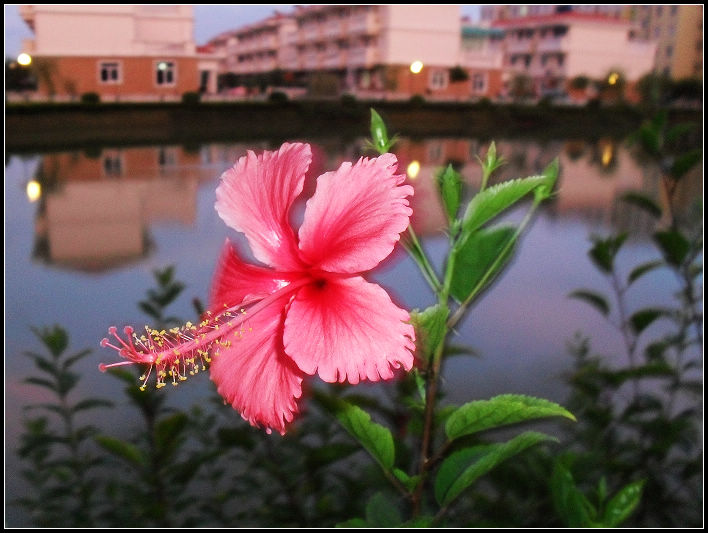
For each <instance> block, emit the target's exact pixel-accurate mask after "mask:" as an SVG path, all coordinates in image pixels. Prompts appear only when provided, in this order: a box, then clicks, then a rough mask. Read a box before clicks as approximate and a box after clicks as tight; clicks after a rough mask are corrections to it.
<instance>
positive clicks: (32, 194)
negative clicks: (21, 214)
mask: <svg viewBox="0 0 708 533" xmlns="http://www.w3.org/2000/svg"><path fill="white" fill-rule="evenodd" d="M26 192H27V198H29V201H30V202H36V201H37V200H39V197H40V196H42V186H41V185H40V184H39V182H38V181H35V180H31V181H28V182H27V189H26Z"/></svg>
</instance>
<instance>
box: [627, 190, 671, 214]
mask: <svg viewBox="0 0 708 533" xmlns="http://www.w3.org/2000/svg"><path fill="white" fill-rule="evenodd" d="M620 199H621V200H622V201H624V202H627V203H628V204H632V205H635V206H637V207H639V208H640V209H643V210H644V211H646V212H647V213H649V214H650V215H651V216H653V217H654V218H660V217H661V213H662V211H661V207H659V205H658V204H657V203H656V202H655V201H654V200H652V199H651V198H649V197H648V196H646V195H644V194H641V193H638V192H627V193H625V194H623V195H622V196H621V197H620Z"/></svg>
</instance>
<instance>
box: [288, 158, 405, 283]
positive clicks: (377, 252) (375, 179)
mask: <svg viewBox="0 0 708 533" xmlns="http://www.w3.org/2000/svg"><path fill="white" fill-rule="evenodd" d="M397 167H398V164H397V159H396V156H395V155H393V154H384V155H382V156H380V157H377V158H375V159H366V158H362V159H360V160H359V161H358V162H357V163H356V164H355V165H353V166H352V165H351V163H343V164H342V166H340V167H339V170H337V171H336V172H327V173H325V174H323V175H321V176H320V177H319V178H317V190H316V191H315V194H314V195H313V196H312V198H310V199H309V200H308V202H307V207H306V209H305V218H304V221H303V223H302V226H301V227H300V231H299V237H300V250H301V252H302V257H303V258H304V259H305V261H306V262H307V263H308V264H310V265H312V266H315V267H319V268H321V269H322V270H326V271H329V272H339V273H358V272H365V271H367V270H370V269H372V268H373V267H375V266H376V265H377V264H379V262H381V261H382V260H383V259H385V258H386V257H387V256H388V255H389V254H390V253H391V251H392V250H393V247H394V246H395V244H396V242H397V241H398V240H399V238H400V233H401V232H402V231H405V229H406V228H407V227H408V220H409V218H410V216H411V213H412V211H411V209H410V207H408V199H407V197H408V196H411V195H412V194H413V187H411V186H410V185H401V183H403V181H404V180H405V175H403V174H396V170H397Z"/></svg>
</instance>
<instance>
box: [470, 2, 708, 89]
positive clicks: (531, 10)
mask: <svg viewBox="0 0 708 533" xmlns="http://www.w3.org/2000/svg"><path fill="white" fill-rule="evenodd" d="M564 12H566V13H567V12H572V13H584V14H595V15H603V16H606V17H610V18H616V19H622V20H627V21H630V22H632V23H633V27H632V29H633V31H634V32H635V36H636V37H637V38H639V39H645V40H652V41H655V42H657V44H658V46H657V53H656V58H655V64H654V72H656V73H658V74H663V75H666V76H668V77H670V78H673V79H675V80H677V79H682V78H702V77H703V5H702V4H692V5H636V4H628V5H622V4H604V5H582V4H575V5H529V4H527V5H523V4H515V5H485V6H481V9H480V16H481V19H482V22H483V23H489V24H491V23H493V22H498V21H501V20H514V19H519V18H525V17H529V16H542V15H543V16H546V15H552V14H555V13H564Z"/></svg>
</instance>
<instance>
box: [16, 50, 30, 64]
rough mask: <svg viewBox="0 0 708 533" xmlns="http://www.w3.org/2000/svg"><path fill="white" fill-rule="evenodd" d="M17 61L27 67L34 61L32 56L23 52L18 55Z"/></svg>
mask: <svg viewBox="0 0 708 533" xmlns="http://www.w3.org/2000/svg"><path fill="white" fill-rule="evenodd" d="M17 62H18V63H19V64H20V65H22V66H23V67H26V66H28V65H29V64H30V63H32V56H30V55H29V54H26V53H24V52H22V53H21V54H20V55H18V56H17Z"/></svg>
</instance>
